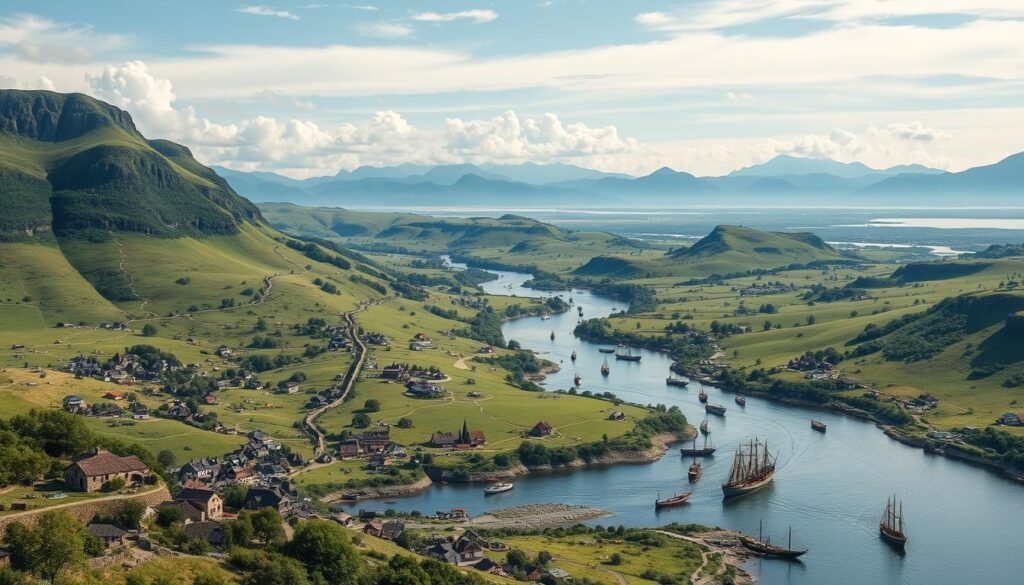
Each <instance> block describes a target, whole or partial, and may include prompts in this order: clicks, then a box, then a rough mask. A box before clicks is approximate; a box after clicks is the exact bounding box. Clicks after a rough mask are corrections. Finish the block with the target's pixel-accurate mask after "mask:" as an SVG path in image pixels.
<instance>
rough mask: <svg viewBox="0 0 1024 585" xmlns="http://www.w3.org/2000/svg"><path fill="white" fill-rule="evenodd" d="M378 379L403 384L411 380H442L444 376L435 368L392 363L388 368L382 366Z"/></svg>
mask: <svg viewBox="0 0 1024 585" xmlns="http://www.w3.org/2000/svg"><path fill="white" fill-rule="evenodd" d="M380 377H381V378H384V379H385V380H395V381H398V382H405V381H407V380H411V379H413V378H417V379H420V380H444V379H445V375H444V372H442V371H441V370H440V369H438V368H437V367H436V366H430V367H424V366H418V365H416V364H413V365H409V364H399V363H392V364H391V365H390V366H384V367H383V368H382V369H381V371H380Z"/></svg>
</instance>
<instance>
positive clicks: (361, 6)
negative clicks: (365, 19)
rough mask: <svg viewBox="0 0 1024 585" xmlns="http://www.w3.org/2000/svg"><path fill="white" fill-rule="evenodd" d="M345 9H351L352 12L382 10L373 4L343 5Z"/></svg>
mask: <svg viewBox="0 0 1024 585" xmlns="http://www.w3.org/2000/svg"><path fill="white" fill-rule="evenodd" d="M342 6H344V7H345V8H351V9H352V10H362V11H364V12H377V11H378V10H380V9H379V8H377V7H376V6H373V5H372V4H342Z"/></svg>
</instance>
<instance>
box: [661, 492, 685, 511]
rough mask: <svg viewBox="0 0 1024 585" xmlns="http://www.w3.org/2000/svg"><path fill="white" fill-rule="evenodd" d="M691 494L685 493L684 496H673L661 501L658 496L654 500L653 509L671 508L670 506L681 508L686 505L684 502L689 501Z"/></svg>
mask: <svg viewBox="0 0 1024 585" xmlns="http://www.w3.org/2000/svg"><path fill="white" fill-rule="evenodd" d="M692 494H693V492H686V493H685V494H679V495H675V496H672V497H671V498H665V499H664V500H663V499H661V495H660V494H659V495H658V498H657V499H656V500H654V507H655V509H658V508H671V507H672V506H681V505H683V504H685V503H686V500H689V499H690V496H691V495H692Z"/></svg>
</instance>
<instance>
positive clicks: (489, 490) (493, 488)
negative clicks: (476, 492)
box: [484, 481, 516, 496]
mask: <svg viewBox="0 0 1024 585" xmlns="http://www.w3.org/2000/svg"><path fill="white" fill-rule="evenodd" d="M514 487H516V486H515V484H513V483H510V482H505V481H502V482H498V483H495V484H492V485H489V486H487V487H485V488H484V494H485V495H488V496H489V495H491V494H500V493H502V492H507V491H509V490H511V489H512V488H514Z"/></svg>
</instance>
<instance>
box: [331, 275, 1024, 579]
mask: <svg viewBox="0 0 1024 585" xmlns="http://www.w3.org/2000/svg"><path fill="white" fill-rule="evenodd" d="M498 274H499V279H498V280H496V281H493V282H490V283H487V284H486V285H484V287H485V289H486V290H487V292H489V293H492V294H516V295H518V296H538V295H540V294H543V293H539V292H538V291H532V290H529V289H524V288H522V287H521V284H522V283H523V282H524V281H525V280H526V279H527V278H528V277H527V276H526V275H522V274H516V273H498ZM509 286H511V289H509ZM563 294H565V295H566V296H572V298H573V299H574V300H575V302H576V303H577V305H582V306H583V308H584V316H585V317H586V318H589V317H600V316H605V315H608V314H609V313H611V312H612V308H613V307H617V308H618V309H620V310H621V309H624V308H625V306H624V305H622V304H621V303H617V302H616V301H613V300H609V299H604V298H601V297H597V296H594V295H592V294H590V293H588V292H586V291H572V292H571V293H563ZM577 319H578V318H577V316H576V312H575V311H572V312H570V313H565V314H562V315H555V316H552V318H551V319H550V320H548V321H542V320H540V318H528V319H522V320H518V321H513V322H510V323H508V324H506V325H505V327H504V333H505V338H506V339H515V340H517V341H519V342H520V343H521V344H522V345H523V347H527V348H531V349H534V350H536V351H539V352H541V353H542V354H544V357H546V358H547V359H549V360H552V361H554V362H560V361H561V362H563V364H562V366H563V367H562V370H561V372H559V373H557V374H554V375H552V376H550V377H549V378H548V381H547V387H548V388H549V389H555V388H569V387H570V386H571V384H572V377H573V375H574V373H575V372H576V371H578V372H579V373H580V375H581V376H582V377H583V386H582V388H583V389H589V390H591V391H595V392H596V391H602V392H603V391H611V392H614V393H615V394H616V395H618V396H620V397H622V398H624V399H626V400H629V401H632V402H639V403H643V404H648V403H650V404H657V403H664V404H669V405H678V406H679V407H680V408H682V409H683V412H684V413H686V415H687V417H689V419H690V420H691V421H692V422H693V423H694V424H696V423H697V422H698V421H699V420H701V419H702V418H703V411H702V408H701V406H700V404H699V402H698V401H697V394H698V392H699V390H700V387H701V386H700V385H699V384H698V383H697V382H691V384H690V387H689V388H686V389H681V388H673V387H667V386H666V385H665V376H666V375H667V374H668V367H669V364H670V360H669V359H668V358H667V357H666V356H664V355H662V354H660V353H657V352H652V351H646V350H641V353H642V354H643V359H642V361H640V362H639V363H628V362H621V361H615V360H614V359H611V360H609V364H610V366H611V375H609V376H608V377H607V378H602V376H601V374H600V371H599V370H600V367H601V364H602V362H603V361H604V358H605V355H606V354H602V353H599V352H598V346H597V345H595V344H591V343H588V342H585V341H581V340H579V339H576V338H574V337H573V335H572V330H573V328H574V327H575V325H576V322H577ZM552 331H554V332H555V340H554V341H551V339H550V334H551V332H552ZM573 350H575V351H576V352H577V353H578V359H577V361H576V364H575V367H574V366H573V364H572V362H571V361H570V358H569V356H570V354H571V353H572V352H573ZM613 358H614V356H613ZM704 389H705V391H706V392H707V393H708V394H709V395H710V402H720V403H722V404H724V405H726V407H727V408H728V411H727V413H726V416H725V417H724V418H723V417H712V418H711V438H712V439H713V442H714V444H715V446H716V447H718V452H717V453H716V455H717V456H716V457H714V458H709V459H705V460H704V476H703V477H702V478H701V479H700V481H699V482H698V483H697V484H695V485H693V486H688V485H687V482H686V467H687V466H688V465H689V463H690V460H689V459H684V458H682V457H680V456H679V455H678V451H676V450H675V449H673V450H671V451H670V452H669V453H668V454H667V455H666V456H665V457H664V458H662V459H661V460H660V461H658V462H657V463H653V464H650V465H635V466H634V465H620V466H612V467H604V468H598V469H587V470H578V471H573V472H560V473H550V474H545V475H537V476H532V477H528V478H519V479H517V480H516V488H515V489H514V490H512V491H511V492H507V493H505V494H500V495H497V496H488V497H486V498H485V497H484V495H483V492H482V486H480V485H436V486H434V487H433V488H431V489H430V490H428V491H427V492H425V493H423V494H421V495H418V496H414V497H409V498H402V499H400V500H398V501H397V503H395V504H388V505H387V506H388V507H393V508H396V509H399V510H406V511H411V510H420V511H422V512H425V513H432V512H434V511H436V510H447V509H450V508H452V507H456V506H459V507H466V508H468V509H469V510H470V512H471V513H472V514H473V515H477V514H480V513H482V512H484V511H486V510H487V509H490V508H497V507H506V506H515V505H521V504H527V503H538V502H565V503H573V504H587V505H592V506H597V507H599V508H603V509H605V510H609V511H611V512H613V513H614V514H615V516H614V517H611V518H604V519H601V520H597V521H594V522H592V524H606V525H607V524H625V525H627V526H657V525H661V524H666V523H669V522H696V523H700V524H706V525H711V526H722V527H725V528H731V529H736V530H743V531H746V532H754V533H756V532H757V526H758V521H760V520H763V521H764V527H765V534H766V536H767V535H771V536H772V537H773V540H775V541H783V539H784V538H785V534H786V531H787V529H788V528H789V526H792V527H793V533H794V543H793V544H794V546H798V547H806V548H809V549H810V552H809V553H808V554H807V555H806V556H805V557H804V561H803V562H802V563H787V562H784V561H772V560H765V561H761V560H755V561H753V562H752V563H751V564H750V566H749V567H748V569H749V570H750V571H751V572H752V573H753V574H755V575H756V576H757V577H758V578H759V580H760V582H762V583H768V584H775V583H785V584H821V583H828V584H833V585H846V584H849V585H854V584H857V585H860V584H873V583H898V584H915V585H918V584H920V585H943V584H950V585H952V584H962V583H993V584H994V583H999V584H1003V583H1006V584H1010V583H1017V584H1019V583H1024V559H1022V558H1021V556H1020V555H1019V554H1016V552H1015V551H1017V550H1018V549H1019V547H1020V546H1021V543H1024V487H1022V486H1019V485H1017V484H1014V483H1012V482H1010V481H1007V480H1004V479H1002V478H1000V477H998V476H996V475H994V474H991V473H989V472H986V471H982V470H979V469H976V468H973V467H970V466H968V465H965V464H962V463H957V462H954V461H950V460H947V459H944V458H942V457H937V456H933V455H927V454H925V453H923V452H922V451H920V450H917V449H912V448H910V447H906V446H903V445H901V444H899V443H897V442H895V441H892V440H890V439H888V438H887V437H885V435H883V434H882V433H881V431H879V430H878V429H877V428H875V427H874V425H872V424H869V423H866V422H863V421H860V420H857V419H853V418H850V417H846V416H843V415H838V414H831V413H825V412H820V411H812V410H806V409H801V408H794V407H790V406H782V405H778V404H774V403H771V402H767V401H763V400H759V399H757V398H748V399H747V405H746V407H740V406H739V405H737V404H736V403H735V402H734V401H733V395H732V394H728V393H724V392H721V391H720V390H718V389H717V388H714V387H712V386H704ZM812 417H813V418H817V419H820V420H822V421H824V422H826V423H827V424H828V433H827V434H821V433H817V432H814V431H812V430H811V428H810V419H811V418H812ZM754 435H757V436H758V437H761V438H762V439H767V441H768V444H769V446H770V447H771V449H772V451H773V453H777V454H778V470H777V473H776V475H775V481H774V482H773V483H774V485H772V486H770V487H769V488H766V489H764V490H762V491H760V492H757V493H755V494H752V495H749V496H746V497H743V498H739V499H735V500H729V501H727V502H723V500H722V492H721V489H720V487H719V486H720V484H721V483H722V481H723V478H724V477H725V475H726V473H727V472H728V469H729V464H730V462H731V455H732V452H733V451H734V449H735V447H736V445H737V443H738V442H740V441H744V440H746V439H748V438H750V437H752V436H754ZM691 489H692V490H693V492H694V494H693V496H692V498H691V500H690V501H691V503H690V504H689V505H687V506H684V507H680V508H674V509H669V510H666V511H662V512H655V510H654V499H655V498H656V496H657V495H658V493H659V492H660V493H661V494H662V495H667V494H671V493H673V492H682V491H688V490H691ZM893 493H896V494H898V496H899V497H900V498H901V499H902V500H903V502H904V512H905V514H906V517H907V530H908V534H909V538H910V541H909V544H908V545H907V552H906V555H905V556H900V555H898V554H896V553H895V552H894V551H892V550H891V549H890V548H888V547H887V546H886V545H885V544H883V543H882V542H881V541H880V540H879V538H878V521H879V518H880V516H881V514H882V510H883V508H884V506H885V499H886V496H888V495H891V494H893ZM377 504H378V505H381V506H384V504H382V503H380V502H378V503H377ZM373 505H374V504H373V503H363V504H355V505H353V506H351V508H353V509H358V508H360V507H363V508H365V507H372V506H373Z"/></svg>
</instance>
